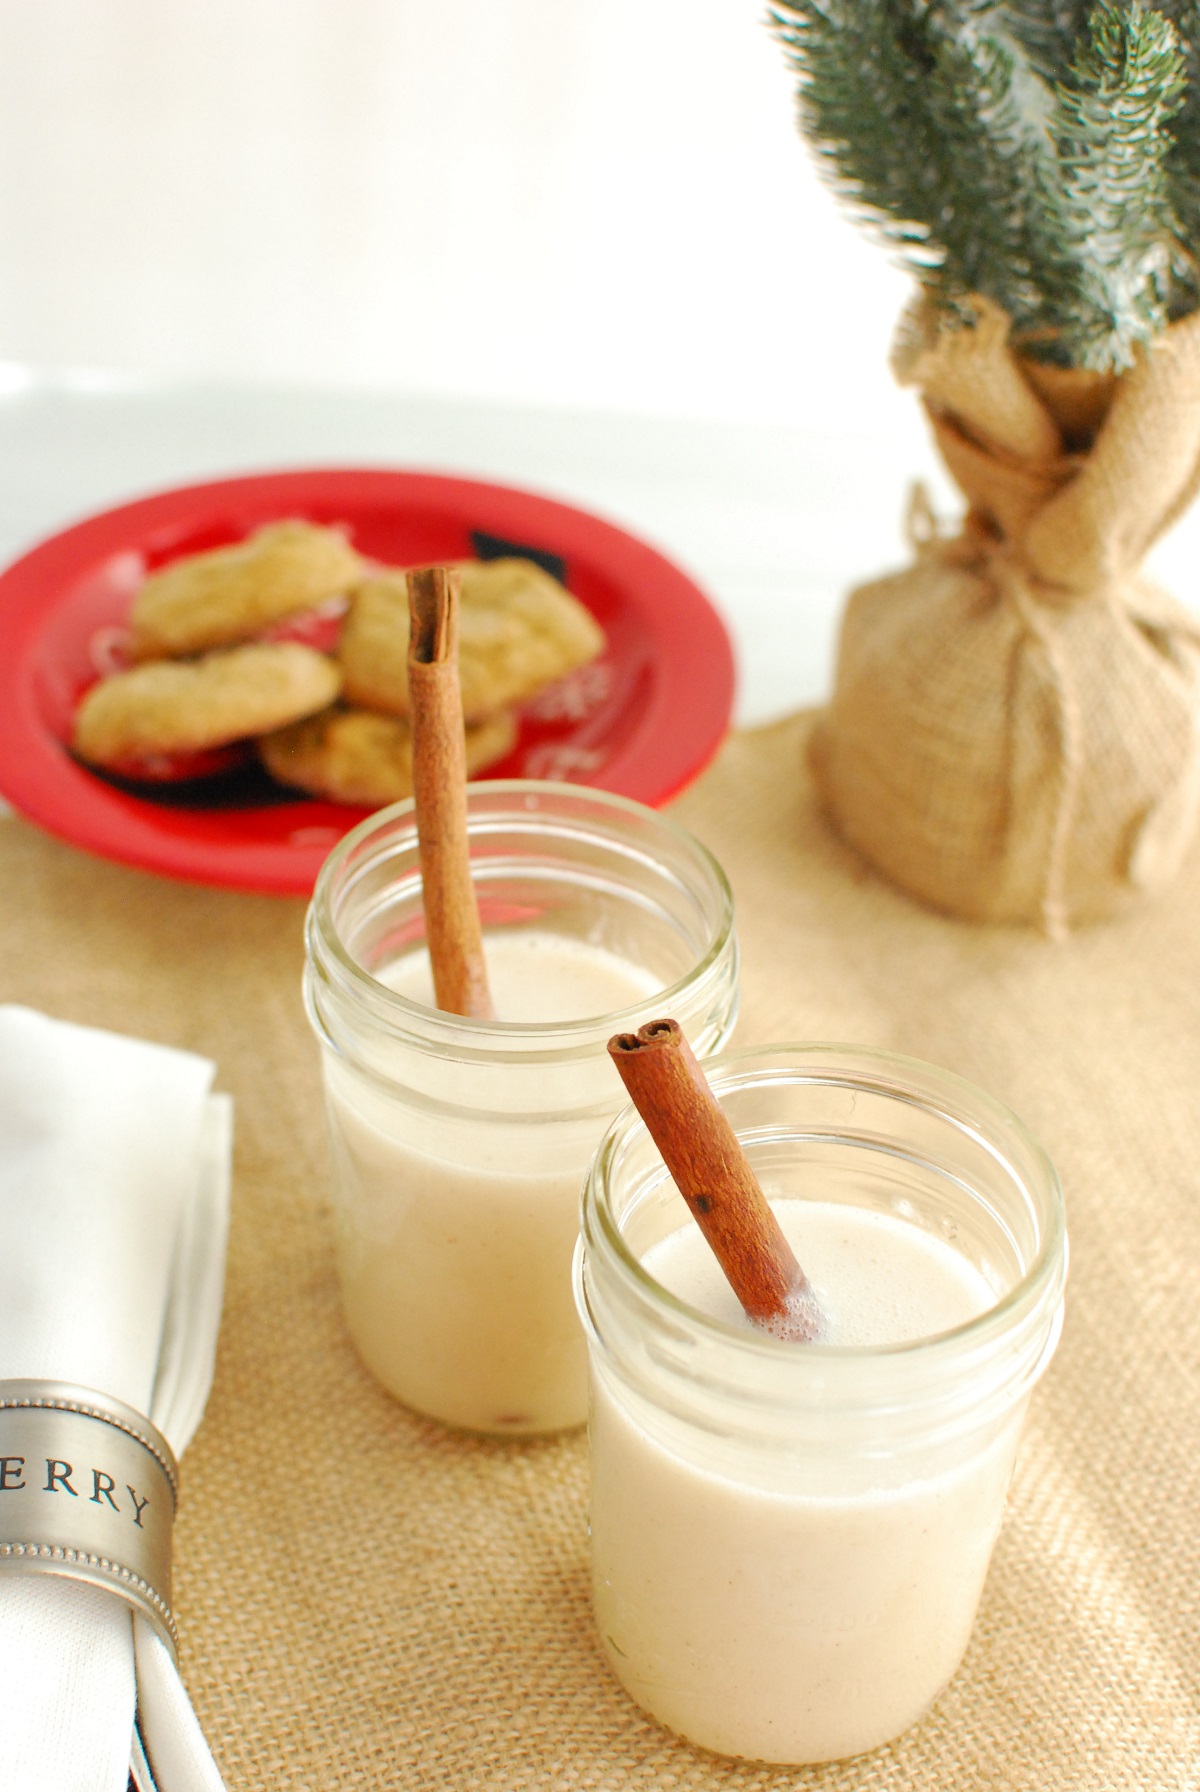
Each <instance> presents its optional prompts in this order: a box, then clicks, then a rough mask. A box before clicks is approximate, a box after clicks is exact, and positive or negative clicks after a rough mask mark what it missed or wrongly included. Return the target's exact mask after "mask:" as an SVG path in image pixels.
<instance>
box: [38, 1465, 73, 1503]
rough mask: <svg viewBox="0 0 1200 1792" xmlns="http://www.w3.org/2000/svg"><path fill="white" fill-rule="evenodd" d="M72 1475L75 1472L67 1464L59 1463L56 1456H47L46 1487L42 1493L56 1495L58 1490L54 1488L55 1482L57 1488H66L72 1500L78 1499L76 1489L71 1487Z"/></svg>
mask: <svg viewBox="0 0 1200 1792" xmlns="http://www.w3.org/2000/svg"><path fill="white" fill-rule="evenodd" d="M74 1473H75V1470H74V1469H73V1468H72V1467H71V1464H70V1463H69V1462H60V1461H59V1459H58V1457H57V1456H47V1458H46V1485H45V1487H44V1488H43V1489H42V1492H43V1493H57V1491H58V1488H57V1487H56V1486H55V1482H56V1481H57V1482H58V1484H59V1486H61V1487H65V1488H66V1490H67V1492H68V1493H69V1494H70V1495H71V1498H72V1499H76V1500H77V1499H78V1498H79V1491H78V1489H77V1488H74V1487H72V1486H71V1476H72V1475H73V1474H74Z"/></svg>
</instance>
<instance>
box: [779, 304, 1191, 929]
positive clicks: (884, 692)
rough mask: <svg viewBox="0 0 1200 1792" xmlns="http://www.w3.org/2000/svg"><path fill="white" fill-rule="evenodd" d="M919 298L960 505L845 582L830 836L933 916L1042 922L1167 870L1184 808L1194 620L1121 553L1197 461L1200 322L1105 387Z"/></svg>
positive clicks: (1182, 494) (943, 447)
mask: <svg viewBox="0 0 1200 1792" xmlns="http://www.w3.org/2000/svg"><path fill="white" fill-rule="evenodd" d="M975 306H976V313H975V323H974V325H973V327H970V328H966V327H962V328H952V327H950V326H949V325H947V324H944V323H943V324H942V325H940V326H938V325H936V324H934V323H931V322H930V321H929V320H928V319H927V318H926V317H925V316H924V315H923V314H921V313H918V314H917V315H916V317H915V318H914V319H913V320H912V321H911V322H910V323H909V325H908V326H907V328H906V329H905V330H904V331H902V334H901V341H900V346H899V349H898V353H897V370H898V372H899V374H900V376H901V378H902V379H904V380H906V381H907V382H909V383H912V384H914V385H916V386H918V387H919V388H920V389H921V393H922V396H923V400H924V403H925V406H926V410H927V412H928V414H929V417H930V421H931V424H932V426H933V431H934V435H935V439H936V441H937V444H938V447H939V449H940V451H941V454H942V457H943V459H944V460H945V462H946V465H947V467H948V468H949V470H950V472H951V474H952V475H953V477H954V478H955V480H956V481H957V482H958V484H959V485H960V487H961V488H962V490H963V492H964V493H965V495H966V498H967V501H968V505H969V508H968V512H967V517H966V521H965V523H964V526H963V528H962V530H961V531H960V532H959V533H957V534H955V535H953V536H952V537H945V536H943V535H941V534H940V533H939V531H938V530H937V528H936V526H934V525H933V524H932V521H931V519H929V518H928V517H927V516H926V517H918V519H917V526H916V528H915V529H914V547H915V549H916V554H917V557H916V562H915V564H914V565H913V566H911V567H910V568H908V569H907V570H906V571H904V572H900V573H897V574H895V575H894V576H892V577H890V578H885V579H880V580H877V581H875V582H874V583H872V584H870V585H865V586H863V587H861V588H860V589H859V590H857V591H855V592H854V593H853V594H852V595H851V598H850V601H849V604H848V606H847V611H846V615H845V619H844V623H843V628H842V636H841V643H840V647H839V655H838V669H837V682H836V689H835V692H834V696H833V701H832V703H831V705H830V708H829V711H828V713H827V715H826V717H825V718H824V720H823V723H822V725H821V728H820V730H819V732H818V735H817V737H816V740H815V743H814V746H815V752H814V761H813V763H814V770H815V772H816V774H817V777H818V780H819V783H820V785H821V788H822V790H823V792H824V796H825V799H826V802H827V804H828V807H829V810H830V813H831V815H832V817H833V819H834V821H835V822H836V824H837V826H838V827H839V829H840V830H841V831H842V833H843V834H844V835H845V837H846V838H847V839H848V840H849V841H851V842H852V843H853V844H854V845H855V846H857V847H858V848H859V849H860V850H861V851H862V852H864V853H866V854H867V856H868V857H869V858H870V859H871V860H872V861H873V862H874V863H875V864H876V865H878V866H879V867H880V868H881V869H882V870H884V871H885V872H886V873H887V874H888V876H890V877H892V878H894V879H895V881H896V882H897V883H898V884H900V885H902V886H903V887H904V888H905V889H907V890H911V891H912V892H913V893H914V894H916V895H918V896H920V897H922V898H923V899H924V900H926V901H928V902H931V903H933V904H934V905H935V906H936V907H938V908H941V909H945V910H948V911H949V912H950V913H953V914H959V915H966V916H969V917H973V918H976V919H981V920H1016V921H1036V922H1040V923H1041V924H1042V925H1043V926H1044V927H1045V928H1046V929H1047V930H1048V931H1050V932H1052V933H1058V932H1061V931H1062V930H1063V929H1064V928H1065V926H1066V925H1067V923H1068V922H1071V921H1083V920H1091V919H1095V918H1097V917H1099V916H1102V915H1105V914H1108V913H1110V912H1111V911H1113V910H1114V909H1116V908H1118V907H1120V906H1122V905H1123V904H1124V903H1126V902H1127V901H1128V900H1129V899H1130V898H1131V897H1133V896H1135V895H1137V894H1138V893H1140V892H1145V891H1151V890H1156V889H1158V888H1161V887H1162V886H1163V885H1164V884H1166V883H1167V882H1168V881H1169V880H1170V878H1171V877H1172V876H1173V875H1174V874H1175V872H1176V870H1177V868H1178V866H1179V863H1180V861H1181V859H1182V856H1183V854H1184V852H1185V851H1186V850H1187V847H1188V844H1189V842H1190V840H1191V837H1192V833H1193V830H1194V826H1195V818H1196V812H1197V805H1198V804H1200V622H1197V620H1196V618H1195V617H1193V616H1192V615H1190V613H1188V612H1187V611H1185V610H1183V609H1182V608H1181V607H1180V606H1179V605H1178V604H1176V603H1175V602H1173V600H1172V599H1171V598H1169V597H1168V596H1167V595H1166V594H1165V593H1164V592H1162V591H1161V590H1159V589H1158V588H1157V587H1156V586H1155V585H1153V583H1152V582H1151V581H1149V580H1148V579H1146V578H1145V577H1144V576H1143V575H1142V574H1141V572H1140V571H1139V568H1140V566H1141V563H1142V560H1143V558H1144V557H1145V555H1146V553H1147V551H1148V549H1149V548H1150V546H1151V545H1152V543H1153V542H1154V541H1155V540H1156V539H1157V537H1158V536H1159V535H1160V534H1161V533H1162V532H1163V530H1165V529H1166V528H1167V527H1169V525H1170V524H1171V523H1172V522H1173V521H1174V520H1175V519H1176V518H1177V517H1178V516H1179V515H1180V513H1181V512H1182V511H1183V509H1184V508H1185V507H1186V506H1187V504H1188V503H1189V502H1190V500H1191V497H1192V495H1193V493H1194V491H1195V489H1196V484H1197V480H1198V478H1200V317H1191V318H1188V319H1187V320H1186V321H1184V322H1182V323H1179V324H1176V325H1174V326H1172V328H1171V329H1169V330H1168V331H1167V332H1166V333H1165V335H1164V336H1163V337H1162V338H1161V339H1160V340H1159V341H1158V342H1157V343H1155V345H1154V346H1153V347H1152V348H1150V349H1149V350H1146V351H1143V352H1142V353H1141V355H1140V358H1139V360H1138V362H1137V364H1136V365H1135V366H1134V367H1133V368H1132V369H1131V370H1130V371H1129V372H1128V373H1126V374H1124V375H1123V376H1122V377H1121V378H1120V379H1119V380H1117V381H1115V382H1114V381H1113V379H1112V378H1111V377H1109V376H1101V375H1092V374H1087V373H1073V372H1071V371H1069V370H1060V369H1055V368H1052V367H1044V366H1039V365H1038V364H1037V363H1034V362H1030V361H1028V360H1026V359H1021V358H1019V357H1018V356H1017V355H1015V354H1014V353H1013V352H1012V350H1011V349H1010V347H1009V345H1008V341H1007V322H1006V320H1005V318H1004V316H1003V314H1002V313H1001V312H999V311H997V309H996V307H995V306H993V305H990V304H988V303H987V301H985V300H982V299H981V300H977V301H975Z"/></svg>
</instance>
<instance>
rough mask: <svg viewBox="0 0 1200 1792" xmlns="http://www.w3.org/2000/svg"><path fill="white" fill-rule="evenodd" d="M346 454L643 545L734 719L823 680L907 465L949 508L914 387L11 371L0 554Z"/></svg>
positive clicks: (0, 492)
mask: <svg viewBox="0 0 1200 1792" xmlns="http://www.w3.org/2000/svg"><path fill="white" fill-rule="evenodd" d="M901 396H902V395H897V397H898V399H900V398H901ZM356 465H357V466H388V467H402V468H416V469H421V470H425V471H440V472H456V473H461V474H466V475H472V476H476V477H480V478H485V479H494V480H497V481H500V482H507V483H510V484H516V485H521V486H526V487H529V488H532V489H534V490H537V491H540V492H544V493H546V494H548V495H550V496H554V497H558V498H561V499H564V500H565V501H567V502H570V503H575V504H578V505H581V506H583V507H584V508H587V509H590V510H594V511H596V512H597V513H599V514H600V515H602V516H605V517H606V518H608V519H609V520H611V521H613V522H616V523H618V524H620V525H622V526H624V527H626V528H628V529H630V530H632V531H633V532H634V533H636V534H638V535H641V536H642V537H644V538H645V539H646V540H648V541H650V542H651V543H653V544H654V545H655V546H656V547H658V548H659V549H660V550H662V551H663V552H665V553H666V554H668V555H669V556H670V557H671V558H672V559H674V560H675V561H676V562H677V563H679V564H680V565H681V566H683V567H684V568H685V570H686V571H688V572H689V573H690V574H691V575H692V577H693V578H695V579H696V581H697V583H698V584H699V585H700V586H701V587H702V588H703V589H704V590H705V591H706V592H707V593H708V595H709V596H710V598H711V599H712V601H713V602H714V604H715V605H716V607H717V609H718V610H719V611H720V613H721V615H722V616H723V618H724V620H725V623H726V625H727V627H728V629H729V631H730V635H731V637H732V640H733V643H734V649H735V654H736V658H737V663H738V668H739V685H738V696H737V703H736V709H735V720H736V721H737V722H739V723H742V724H752V723H755V722H761V721H767V720H770V719H771V718H773V717H776V716H779V715H783V714H786V713H787V712H788V711H790V710H793V709H796V708H799V707H801V706H805V705H809V704H813V703H817V702H820V701H821V700H822V699H823V698H824V697H825V695H826V694H827V692H828V690H829V686H830V680H831V676H832V667H833V655H834V647H835V640H836V628H837V619H838V616H839V614H840V611H841V607H842V603H843V600H844V597H845V593H846V591H847V590H848V589H849V587H850V586H851V585H852V584H854V583H855V582H856V581H858V580H861V579H865V578H869V577H871V576H873V575H874V574H877V573H879V572H881V571H884V570H886V569H888V568H891V567H895V566H898V565H901V564H903V563H904V560H905V558H906V550H905V548H904V545H903V540H902V518H903V514H904V507H905V502H906V497H907V492H908V488H909V486H910V483H911V481H912V480H913V478H915V477H920V478H923V479H925V480H926V481H927V482H928V483H929V484H930V485H931V487H932V489H933V490H934V493H935V496H936V498H937V501H938V503H939V504H940V505H942V506H944V507H946V508H948V509H949V510H951V511H953V509H954V508H955V500H954V498H953V495H952V493H951V491H950V488H949V486H948V484H947V482H946V481H945V479H944V477H943V476H942V475H941V473H940V472H939V470H938V469H937V467H936V464H935V461H934V457H933V453H932V450H931V447H930V445H929V443H928V440H927V438H926V435H925V431H924V426H923V424H922V422H921V419H920V415H919V412H918V408H917V405H916V402H915V400H907V399H905V400H904V401H903V402H897V403H896V404H895V405H894V406H892V407H891V408H890V409H889V410H888V412H887V415H886V426H885V427H880V428H877V429H875V430H874V431H871V432H867V431H861V432H858V433H854V432H850V431H847V432H845V433H843V434H839V435H830V434H825V435H823V436H821V437H820V438H817V437H815V436H813V435H809V434H806V433H805V432H804V431H802V430H789V429H784V428H780V427H774V426H769V425H753V424H744V423H743V424H729V423H717V422H712V423H706V422H696V421H682V420H680V421H673V420H670V419H666V418H661V417H657V418H655V417H634V416H625V415H620V414H617V413H611V412H602V411H590V412H583V411H568V410H553V409H540V410H539V409H533V408H519V407H515V406H504V405H498V404H491V403H472V402H467V401H463V400H457V399H451V398H432V397H417V396H414V397H403V396H397V395H395V394H392V393H379V394H374V393H367V392H330V391H328V390H320V389H311V390H305V389H301V388H298V387H297V388H282V387H269V386H264V387H253V386H249V385H241V386H238V385H224V386H221V385H178V384H136V383H130V382H123V381H119V380H112V381H105V380H100V379H96V378H94V377H93V378H91V379H81V378H68V377H63V376H59V377H57V378H51V377H39V376H36V375H32V374H23V373H19V372H14V371H13V370H9V376H8V380H7V389H0V561H3V562H5V563H7V562H8V561H10V560H11V559H13V558H15V557H16V556H17V555H18V554H19V553H21V552H22V551H23V550H24V549H26V548H28V547H30V546H32V545H33V544H34V543H35V542H37V541H38V540H41V539H42V538H44V537H45V536H46V535H49V534H52V533H53V532H54V531H55V530H57V529H60V528H62V527H64V526H65V525H67V524H68V523H71V522H73V521H76V520H78V519H79V518H81V517H83V516H85V515H87V514H89V513H90V512H92V511H95V510H98V509H103V508H105V507H107V506H109V505H111V504H116V503H120V502H123V501H125V500H127V499H131V498H134V497H138V496H141V495H143V494H145V493H147V492H150V491H155V490H161V489H164V488H168V487H170V486H173V485H178V484H181V483H187V482H190V481H193V480H199V479H205V478H218V477H221V476H224V475H228V474H236V473H241V472H251V471H255V470H262V469H267V468H283V467H303V466H356ZM1198 549H1200V516H1198V515H1197V512H1196V511H1195V510H1194V511H1193V512H1192V514H1191V515H1190V516H1189V517H1188V518H1186V519H1185V521H1184V522H1183V523H1182V524H1181V525H1180V526H1179V527H1178V528H1177V529H1176V530H1175V532H1174V533H1173V535H1172V536H1171V537H1169V538H1168V540H1167V542H1166V543H1164V544H1163V546H1162V547H1161V548H1160V549H1159V550H1157V552H1156V555H1155V563H1154V564H1155V570H1156V571H1157V572H1158V573H1159V575H1160V576H1161V577H1163V578H1164V580H1165V581H1166V582H1167V583H1168V584H1169V585H1170V587H1171V589H1172V590H1174V592H1175V593H1176V595H1177V596H1179V597H1180V598H1182V599H1183V600H1184V601H1185V602H1187V603H1189V604H1190V605H1192V606H1193V607H1195V608H1196V609H1197V611H1198V612H1200V574H1198V570H1197V569H1198V568H1200V552H1198Z"/></svg>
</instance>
